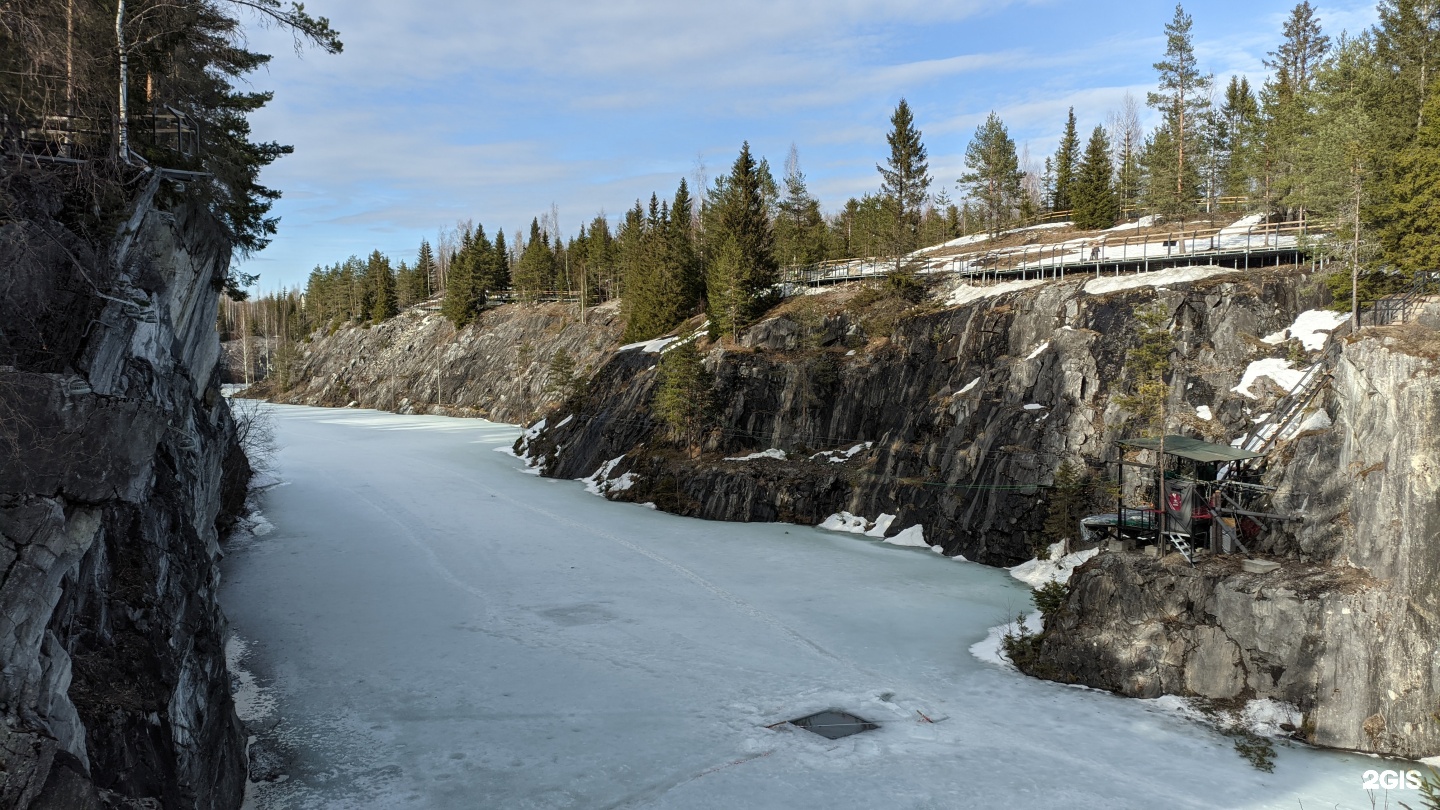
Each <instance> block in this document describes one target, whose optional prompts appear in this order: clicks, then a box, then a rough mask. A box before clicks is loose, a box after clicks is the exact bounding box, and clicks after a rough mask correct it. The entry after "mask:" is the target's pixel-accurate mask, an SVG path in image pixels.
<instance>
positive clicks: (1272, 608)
mask: <svg viewBox="0 0 1440 810" xmlns="http://www.w3.org/2000/svg"><path fill="white" fill-rule="evenodd" d="M1437 357H1440V336H1437V333H1436V332H1435V331H1434V330H1433V329H1430V328H1428V327H1424V326H1419V325H1412V326H1403V327H1389V328H1384V329H1369V330H1366V331H1365V332H1363V333H1362V334H1361V335H1360V336H1359V337H1358V338H1352V339H1349V340H1347V341H1346V342H1345V344H1344V345H1343V349H1342V353H1341V355H1340V358H1339V361H1338V363H1337V364H1336V368H1335V371H1334V376H1333V381H1332V384H1331V386H1330V390H1329V393H1328V395H1327V397H1326V399H1325V401H1324V407H1325V408H1326V409H1327V411H1328V412H1329V414H1330V416H1331V418H1332V420H1333V424H1332V425H1331V426H1330V427H1329V428H1326V429H1323V430H1317V431H1313V432H1310V433H1308V434H1304V435H1302V436H1300V437H1298V438H1296V439H1295V440H1294V441H1293V442H1291V443H1290V444H1289V445H1288V446H1286V447H1283V448H1281V450H1280V451H1279V452H1278V453H1277V455H1276V459H1275V462H1274V465H1273V466H1272V468H1271V475H1270V478H1271V480H1272V482H1273V483H1275V484H1276V485H1277V486H1279V491H1278V493H1277V495H1276V499H1277V501H1280V502H1282V503H1285V504H1286V505H1287V507H1288V510H1289V511H1291V512H1292V513H1293V514H1297V515H1299V516H1301V518H1302V519H1301V520H1300V521H1298V522H1296V523H1292V524H1289V525H1287V526H1285V527H1284V530H1283V531H1280V532H1276V533H1274V534H1272V535H1271V536H1270V537H1268V538H1267V542H1266V543H1265V546H1264V550H1265V551H1266V552H1269V553H1270V554H1271V555H1273V556H1274V558H1275V559H1277V560H1278V561H1281V562H1282V563H1283V567H1282V569H1281V570H1279V571H1276V572H1274V573H1271V574H1264V575H1256V574H1245V573H1243V572H1240V571H1238V570H1237V569H1236V567H1235V561H1234V560H1233V559H1231V560H1212V561H1208V562H1202V563H1201V564H1200V565H1199V566H1198V567H1197V568H1191V567H1190V566H1188V565H1187V564H1186V563H1185V562H1184V561H1183V560H1182V559H1180V558H1179V556H1178V555H1172V556H1170V557H1168V558H1166V560H1165V561H1164V562H1157V561H1155V560H1152V559H1147V558H1145V557H1142V556H1140V555H1137V554H1101V555H1099V556H1098V557H1097V558H1096V559H1095V560H1094V561H1093V562H1092V563H1090V564H1088V565H1086V566H1084V567H1083V568H1081V569H1079V570H1077V572H1076V574H1075V576H1074V577H1073V578H1072V580H1071V587H1072V590H1071V596H1070V601H1069V604H1068V606H1067V610H1066V611H1065V613H1064V615H1063V616H1061V617H1060V619H1059V620H1058V622H1057V623H1056V626H1055V627H1052V628H1047V630H1048V631H1049V632H1048V634H1047V636H1046V638H1045V640H1044V642H1043V645H1042V648H1041V655H1040V660H1039V663H1038V664H1037V666H1036V667H1035V670H1036V672H1037V674H1041V675H1044V676H1046V677H1052V678H1056V679H1059V680H1068V681H1072V682H1078V683H1085V684H1088V685H1091V686H1096V687H1100V688H1105V689H1112V690H1114V691H1116V692H1120V693H1122V694H1126V695H1133V696H1139V697H1153V696H1156V695H1160V694H1180V695H1199V696H1202V697H1207V698H1214V699H1233V698H1275V699H1278V700H1283V701H1285V702H1288V703H1291V704H1294V705H1296V706H1297V707H1299V708H1300V709H1301V710H1302V711H1303V712H1304V713H1305V722H1304V723H1303V725H1302V727H1301V729H1300V734H1301V735H1302V736H1303V737H1304V738H1305V739H1307V740H1309V741H1311V742H1314V743H1316V744H1319V745H1325V746H1332V747H1337V748H1350V749H1356V750H1361V751H1372V752H1377V753H1386V754H1395V755H1399V756H1406V757H1424V756H1434V755H1435V754H1437V753H1440V714H1437V713H1440V619H1437V617H1440V422H1437V421H1436V419H1435V413H1436V407H1437V405H1440V402H1437V393H1440V363H1437V359H1436V358H1437Z"/></svg>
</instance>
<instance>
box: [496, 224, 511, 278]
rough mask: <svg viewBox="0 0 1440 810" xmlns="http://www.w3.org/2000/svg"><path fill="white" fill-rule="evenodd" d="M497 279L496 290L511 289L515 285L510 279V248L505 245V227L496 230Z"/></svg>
mask: <svg viewBox="0 0 1440 810" xmlns="http://www.w3.org/2000/svg"><path fill="white" fill-rule="evenodd" d="M494 273H495V276H494V278H495V280H494V286H493V287H491V289H494V290H509V289H511V288H512V287H513V286H514V285H513V282H512V281H511V280H510V248H508V247H506V246H505V229H504V228H501V229H500V230H498V231H496V232H495V270H494Z"/></svg>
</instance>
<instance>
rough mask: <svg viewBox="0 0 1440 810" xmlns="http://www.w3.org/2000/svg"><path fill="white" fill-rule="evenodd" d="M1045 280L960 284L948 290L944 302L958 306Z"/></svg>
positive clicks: (1021, 288) (1041, 282)
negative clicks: (983, 284)
mask: <svg viewBox="0 0 1440 810" xmlns="http://www.w3.org/2000/svg"><path fill="white" fill-rule="evenodd" d="M1045 282H1046V279H1039V278H1032V279H1030V280H1028V281H1004V282H1001V283H999V284H988V285H985V286H983V287H980V286H975V285H973V284H961V285H960V286H958V287H956V288H955V289H954V290H952V291H951V292H950V296H949V297H948V298H946V299H945V303H946V304H947V305H949V306H952V307H954V306H959V305H961V304H968V303H970V302H972V301H980V300H983V299H986V298H994V297H995V296H997V295H1004V294H1005V293H1012V292H1015V291H1017V290H1023V289H1026V288H1027V287H1034V286H1036V285H1037V284H1044V283H1045Z"/></svg>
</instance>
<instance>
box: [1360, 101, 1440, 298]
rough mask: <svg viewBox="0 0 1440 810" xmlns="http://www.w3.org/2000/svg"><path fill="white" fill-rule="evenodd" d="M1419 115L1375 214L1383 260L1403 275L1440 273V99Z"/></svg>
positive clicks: (1428, 103) (1397, 157) (1395, 163)
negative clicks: (1419, 120)
mask: <svg viewBox="0 0 1440 810" xmlns="http://www.w3.org/2000/svg"><path fill="white" fill-rule="evenodd" d="M1421 113H1422V120H1423V121H1424V124H1423V125H1422V126H1421V127H1420V131H1419V132H1418V133H1417V134H1416V137H1415V140H1414V141H1412V142H1411V143H1410V145H1409V146H1407V147H1406V148H1405V149H1404V151H1402V152H1401V153H1400V154H1399V155H1398V156H1396V158H1395V162H1394V170H1393V178H1394V179H1393V181H1392V182H1391V184H1390V186H1389V188H1388V194H1387V195H1386V199H1385V201H1384V202H1383V203H1382V204H1381V206H1379V208H1378V210H1377V211H1376V214H1377V218H1378V219H1379V220H1380V221H1381V222H1382V223H1383V224H1382V225H1381V227H1380V232H1379V237H1380V243H1381V247H1382V249H1383V250H1384V256H1385V259H1386V260H1387V261H1388V262H1389V263H1390V264H1391V265H1392V266H1393V267H1395V268H1396V269H1398V270H1400V271H1402V272H1404V273H1406V274H1413V273H1416V272H1418V271H1422V270H1429V271H1433V270H1435V269H1437V268H1440V93H1434V94H1432V95H1431V96H1430V99H1429V101H1427V102H1426V103H1425V107H1424V109H1423V110H1422V111H1421Z"/></svg>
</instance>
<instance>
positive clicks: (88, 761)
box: [0, 178, 249, 810]
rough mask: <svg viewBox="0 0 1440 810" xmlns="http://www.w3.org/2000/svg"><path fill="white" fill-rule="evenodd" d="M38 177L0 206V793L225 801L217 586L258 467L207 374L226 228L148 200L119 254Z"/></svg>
mask: <svg viewBox="0 0 1440 810" xmlns="http://www.w3.org/2000/svg"><path fill="white" fill-rule="evenodd" d="M21 179H22V180H23V178H21ZM11 180H12V182H15V178H11ZM11 189H12V190H13V189H14V186H13V185H12V186H11ZM45 195H46V189H45V188H44V184H43V183H40V184H37V186H36V187H35V189H33V195H32V196H31V197H30V198H29V199H30V200H31V201H32V202H34V203H35V209H34V210H31V211H28V212H27V213H28V216H26V217H22V218H16V219H12V220H10V221H9V222H7V223H6V224H5V225H3V226H0V266H3V267H5V268H6V271H5V274H4V275H5V281H4V282H3V283H4V285H5V290H4V295H3V296H0V324H4V325H5V326H4V328H3V331H0V460H3V463H0V806H3V807H14V808H22V809H25V808H92V807H102V806H105V807H140V806H164V807H175V808H190V807H194V808H207V810H208V809H209V808H217V809H218V808H234V807H238V806H239V803H240V799H241V796H242V793H243V787H244V780H245V763H244V735H243V730H242V729H241V727H240V724H239V721H238V720H237V718H236V716H235V713H234V709H233V706H232V704H231V699H230V684H229V675H228V673H227V671H226V668H225V660H224V654H223V645H224V634H225V621H224V617H223V615H222V614H221V612H220V609H219V606H218V604H217V602H216V596H217V594H216V591H217V585H218V576H219V573H218V568H217V566H216V562H217V560H218V558H219V555H220V548H219V544H218V541H219V537H220V532H221V530H222V529H223V528H224V526H225V523H226V521H227V520H228V519H229V518H230V516H232V515H233V514H234V512H235V511H236V510H238V509H239V507H240V505H241V502H242V501H243V499H244V494H245V486H246V482H247V480H248V476H249V467H248V465H247V464H246V462H245V459H244V457H243V454H242V453H241V452H240V448H239V446H238V444H237V442H236V432H235V426H234V424H233V422H232V421H231V419H230V415H229V410H228V408H227V406H226V404H225V402H224V400H223V399H221V398H220V396H219V392H218V388H217V382H216V380H214V379H213V374H214V371H215V369H216V364H217V359H218V352H219V345H218V341H217V339H216V336H215V333H214V324H215V318H216V305H217V300H216V290H217V289H218V288H217V282H218V280H219V279H220V278H221V276H222V274H223V273H224V272H225V271H226V270H227V269H228V266H229V259H230V248H229V245H228V243H227V242H226V241H225V239H224V237H223V235H222V234H221V233H220V232H219V231H218V230H217V229H216V228H215V226H214V223H213V222H212V221H211V220H210V219H209V218H208V216H207V215H205V214H203V213H192V212H190V211H189V210H187V209H185V208H184V207H183V206H180V207H177V208H175V209H174V210H173V211H170V212H163V211H156V210H150V211H149V213H147V214H145V215H144V216H143V217H141V218H139V219H137V220H135V221H134V223H132V224H133V225H134V227H133V228H132V230H131V231H130V236H131V239H132V241H131V243H130V247H129V249H128V250H127V251H125V252H124V255H123V257H122V258H123V264H122V265H121V266H119V267H117V266H116V265H114V264H113V263H112V261H111V260H110V258H109V257H108V256H107V255H106V253H105V251H106V250H109V249H110V248H111V247H112V246H93V245H90V244H88V243H87V242H86V241H85V240H82V239H80V238H79V237H77V236H75V235H74V234H73V233H71V232H70V231H68V230H66V228H65V227H63V226H62V225H60V224H59V223H57V222H56V221H55V220H53V219H51V218H50V214H51V213H53V212H54V211H55V210H57V207H56V206H51V205H49V204H48V203H47V200H46V199H45ZM20 197H21V198H22V199H25V195H23V194H22V195H20ZM146 801H148V802H152V804H149V805H145V804H144V802H146ZM154 802H158V805H157V804H153V803H154Z"/></svg>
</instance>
